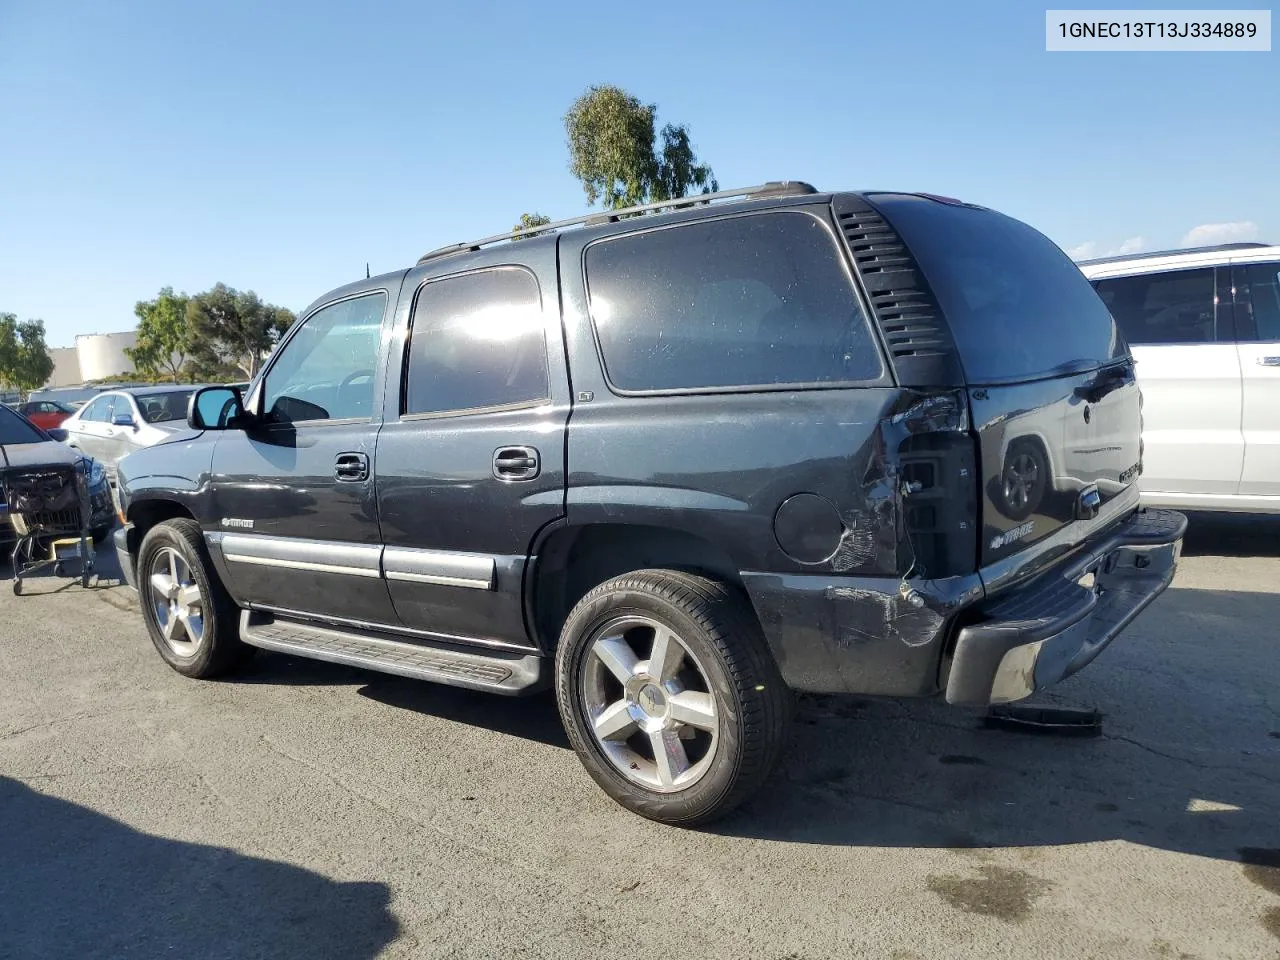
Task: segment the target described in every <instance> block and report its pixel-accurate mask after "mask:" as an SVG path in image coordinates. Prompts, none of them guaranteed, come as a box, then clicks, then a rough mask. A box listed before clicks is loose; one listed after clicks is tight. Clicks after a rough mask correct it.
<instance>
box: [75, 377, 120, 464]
mask: <svg viewBox="0 0 1280 960" xmlns="http://www.w3.org/2000/svg"><path fill="white" fill-rule="evenodd" d="M115 400H116V397H115V394H114V393H104V394H101V395H100V396H97V397H94V398H93V399H92V400H90V401H89V403H88V404H86V405H85V407H84V409H83V410H81V411H80V415H79V416H78V417H77V418H76V419H75V421H74V422H73V426H72V431H71V436H70V437H69V438H68V439H70V440H72V441H73V442H74V445H75V446H77V447H79V448H80V449H81V450H83V451H84V452H85V453H87V454H88V455H89V456H91V457H95V458H99V457H102V456H103V455H104V453H105V451H106V442H107V429H106V428H107V425H108V424H110V423H111V411H112V408H113V407H114V406H115Z"/></svg>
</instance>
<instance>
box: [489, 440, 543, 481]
mask: <svg viewBox="0 0 1280 960" xmlns="http://www.w3.org/2000/svg"><path fill="white" fill-rule="evenodd" d="M541 470H542V458H541V456H540V455H539V454H538V451H537V450H536V449H535V448H534V447H499V448H498V449H497V450H495V451H493V475H494V476H495V477H497V478H498V479H499V480H533V479H534V478H535V477H537V476H538V473H539V472H540V471H541Z"/></svg>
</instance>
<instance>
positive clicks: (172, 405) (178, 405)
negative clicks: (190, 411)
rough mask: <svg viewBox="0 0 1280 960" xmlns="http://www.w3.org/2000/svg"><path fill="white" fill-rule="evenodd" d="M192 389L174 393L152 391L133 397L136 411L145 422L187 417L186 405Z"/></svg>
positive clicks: (189, 399) (161, 421)
mask: <svg viewBox="0 0 1280 960" xmlns="http://www.w3.org/2000/svg"><path fill="white" fill-rule="evenodd" d="M194 392H195V391H193V390H181V391H178V392H176V393H153V394H143V395H141V396H138V397H134V402H135V403H137V405H138V412H139V413H141V414H142V419H143V420H145V421H147V423H166V422H167V421H169V420H185V419H187V405H188V404H189V403H190V401H191V394H192V393H194Z"/></svg>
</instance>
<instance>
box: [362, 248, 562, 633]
mask: <svg viewBox="0 0 1280 960" xmlns="http://www.w3.org/2000/svg"><path fill="white" fill-rule="evenodd" d="M497 257H498V258H499V259H497V262H493V261H494V260H495V257H494V256H493V255H487V256H486V257H484V258H481V262H485V261H486V260H487V261H488V262H487V263H485V265H483V266H481V265H478V263H477V261H476V260H475V259H474V258H473V259H472V260H470V261H467V263H466V264H465V265H460V264H459V262H458V261H457V260H454V259H447V260H444V261H438V262H435V263H429V264H428V266H427V267H425V268H422V269H420V270H418V271H416V272H415V273H411V274H410V275H409V278H408V280H407V281H406V284H405V291H406V295H405V298H406V300H407V301H408V302H407V304H406V310H404V311H402V313H407V316H406V317H404V319H403V321H402V322H404V324H405V326H404V327H403V328H401V329H399V330H398V331H397V340H396V341H395V342H394V344H393V346H392V349H391V355H392V357H391V360H390V373H389V376H388V386H387V390H386V397H385V399H384V425H383V428H382V432H381V434H380V435H379V437H378V450H377V455H378V480H377V496H378V510H379V516H380V519H381V528H382V536H383V540H384V543H385V545H386V547H385V553H384V555H383V570H384V571H385V575H386V579H387V588H388V590H389V591H390V594H391V599H392V602H393V603H394V606H395V611H396V615H397V616H398V618H399V620H400V623H401V625H402V626H403V627H405V628H408V629H410V630H413V631H416V632H421V633H424V634H430V635H434V636H439V637H447V638H459V639H463V640H468V641H480V642H486V643H501V644H511V645H516V646H528V645H529V644H530V638H529V635H528V631H527V630H526V627H525V620H524V607H523V596H524V591H523V583H524V570H525V565H526V560H527V557H528V554H529V551H530V549H531V546H532V544H533V542H534V538H535V537H536V535H537V534H538V532H539V531H540V530H541V529H542V528H543V527H544V526H545V525H547V524H549V523H551V522H552V521H554V520H556V519H557V518H559V517H561V516H563V514H564V486H565V438H564V431H565V424H566V422H567V420H568V414H569V381H568V376H567V374H566V372H565V365H564V347H563V343H562V340H561V334H560V299H559V292H558V288H557V283H556V266H555V245H554V244H545V243H544V244H539V245H537V246H534V247H533V248H532V249H527V252H526V253H525V254H523V259H524V260H525V264H523V265H515V264H512V263H503V262H501V259H500V258H501V257H502V252H501V251H499V252H498V253H497Z"/></svg>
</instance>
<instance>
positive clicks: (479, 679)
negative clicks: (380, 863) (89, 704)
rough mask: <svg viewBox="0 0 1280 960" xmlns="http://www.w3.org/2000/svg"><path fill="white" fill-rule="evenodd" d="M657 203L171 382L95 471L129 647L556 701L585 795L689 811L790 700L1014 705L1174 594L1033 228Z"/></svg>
mask: <svg viewBox="0 0 1280 960" xmlns="http://www.w3.org/2000/svg"><path fill="white" fill-rule="evenodd" d="M661 206H662V207H663V208H664V209H663V210H652V209H650V208H637V209H635V210H631V211H618V212H615V213H610V214H605V215H595V216H593V217H590V218H584V219H583V220H577V221H564V222H562V223H558V224H552V225H550V226H549V227H545V228H540V232H539V233H537V234H536V235H523V236H519V235H517V236H513V235H510V234H508V235H504V236H500V237H493V238H488V239H485V240H481V241H477V242H475V243H470V244H459V245H457V246H454V247H449V248H446V249H443V250H438V251H434V252H432V253H429V254H427V255H426V256H424V257H423V258H422V259H421V260H419V261H418V263H417V264H416V265H415V266H414V267H412V268H411V269H408V270H400V271H397V272H395V273H391V274H387V275H385V276H381V277H374V278H372V279H367V280H361V281H359V282H357V283H353V284H349V285H348V286H345V287H342V288H340V289H338V290H335V291H333V292H332V293H329V294H326V295H325V296H324V297H322V298H321V299H320V300H318V301H316V303H315V304H314V305H313V306H312V307H310V308H309V309H308V310H306V311H305V312H304V313H303V315H302V318H301V319H300V321H299V322H298V323H297V324H296V325H295V326H294V328H293V329H292V330H291V331H290V332H289V334H288V335H287V337H286V338H285V340H284V342H283V343H282V344H281V345H280V347H279V349H278V350H277V351H276V352H275V354H274V355H273V357H272V358H271V360H270V362H269V363H268V364H267V365H266V368H265V370H264V371H263V373H262V374H261V375H260V376H259V377H258V378H257V379H256V380H255V381H254V383H253V384H252V385H250V387H249V388H248V389H247V391H246V392H245V393H244V394H243V395H242V394H241V392H240V391H239V390H237V389H233V388H226V387H214V388H207V389H204V390H202V391H200V392H199V393H197V394H196V395H195V397H193V399H192V404H191V409H190V415H189V423H190V427H191V428H192V431H193V434H192V436H191V437H189V438H187V439H186V440H184V441H182V442H171V443H168V444H165V445H162V446H159V447H155V448H151V449H146V450H140V451H138V452H137V453H135V454H133V455H132V456H130V457H129V458H128V459H127V460H125V461H124V462H123V463H122V464H121V469H120V496H121V502H122V507H123V510H124V511H125V513H126V515H127V518H128V525H127V526H126V527H125V528H124V529H122V530H121V531H120V532H119V533H118V534H117V541H116V542H117V546H118V549H119V552H120V554H121V562H122V565H123V566H124V569H125V570H126V571H127V572H128V574H129V577H130V579H131V581H132V582H134V583H136V584H137V585H138V586H139V589H140V592H141V598H142V609H143V611H144V616H145V619H146V623H147V627H148V629H149V631H150V633H151V637H152V639H153V641H154V643H155V646H156V649H157V650H158V651H159V652H160V655H161V656H162V657H164V659H165V660H166V661H168V663H169V664H170V665H171V666H172V667H173V668H174V669H175V670H177V671H178V672H180V673H183V674H185V675H187V676H191V677H211V676H215V675H217V674H221V673H224V672H226V671H228V670H231V669H233V668H234V667H235V666H237V665H238V664H239V663H241V662H242V661H243V659H244V658H245V657H246V656H247V655H248V654H249V653H251V652H252V651H253V650H254V649H255V648H259V647H261V648H265V649H268V650H277V651H284V652H287V653H290V654H294V655H298V656H306V657H315V658H319V659H323V660H331V661H335V662H339V663H346V664H355V665H359V666H362V667H368V668H371V669H375V670H383V671H386V672H389V673H396V674H401V675H404V676H409V677H418V678H422V679H425V680H435V681H438V682H441V683H448V684H456V685H459V686H465V687H471V688H474V689H480V690H489V691H492V692H494V693H505V694H517V693H526V692H529V691H534V690H538V689H543V688H545V687H546V686H548V685H554V687H555V690H556V693H557V696H558V700H559V706H560V711H561V715H562V717H563V720H564V724H565V728H566V730H567V731H568V734H569V737H570V739H571V741H572V743H573V745H574V747H575V749H576V750H577V752H578V754H579V756H580V757H581V758H582V761H583V763H584V765H585V766H586V768H587V770H588V771H589V772H590V773H591V775H592V776H593V777H594V778H595V779H596V781H597V782H598V783H599V784H600V785H601V787H603V788H604V789H605V790H606V791H607V792H608V793H609V794H610V795H611V796H612V797H614V798H615V799H616V800H618V801H619V802H620V803H622V804H624V805H625V806H627V807H628V808H630V809H632V810H634V811H636V812H638V813H641V814H643V815H644V816H647V817H651V818H653V819H656V820H661V821H664V822H668V823H679V824H693V823H699V822H704V821H707V820H709V819H711V818H713V817H715V816H718V815H720V814H722V813H724V812H725V811H726V810H728V809H730V808H731V807H732V806H733V805H734V804H736V803H738V802H739V801H741V800H743V799H744V798H746V797H748V796H750V795H751V793H752V792H753V791H755V790H756V789H757V788H758V787H759V786H760V785H761V783H762V782H763V781H764V779H765V778H766V776H767V775H768V772H769V770H770V768H771V766H772V765H773V763H774V761H775V760H776V758H777V757H778V754H779V752H780V750H781V748H782V747H783V744H784V741H785V739H786V736H787V729H788V717H789V707H790V701H791V693H792V691H794V690H801V691H820V692H825V693H852V694H878V695H888V696H910V697H924V696H933V695H942V696H945V697H946V699H947V700H948V701H950V702H952V703H955V704H965V705H977V706H985V705H987V704H990V703H997V702H1006V701H1012V700H1017V699H1019V698H1022V697H1026V696H1028V695H1029V694H1031V693H1032V692H1034V691H1035V690H1038V689H1040V688H1042V687H1044V686H1046V685H1048V684H1052V683H1054V682H1056V681H1057V680H1059V679H1061V678H1062V677H1064V676H1066V675H1068V674H1070V673H1072V672H1074V671H1076V670H1078V669H1080V668H1081V667H1083V666H1084V665H1085V664H1087V663H1088V662H1089V661H1090V660H1092V659H1093V658H1094V657H1095V656H1096V655H1097V654H1098V652H1099V651H1100V650H1101V649H1102V648H1103V647H1104V646H1106V644H1107V643H1109V642H1110V641H1111V640H1112V639H1113V638H1114V637H1115V636H1116V634H1118V633H1119V632H1120V631H1121V630H1122V629H1123V628H1124V626H1125V625H1126V624H1128V623H1129V621H1130V620H1131V619H1132V618H1133V617H1134V616H1135V615H1136V614H1137V613H1138V612H1139V611H1141V610H1142V609H1143V608H1144V607H1145V606H1146V605H1147V604H1148V603H1150V602H1151V601H1152V600H1153V599H1154V598H1155V597H1156V596H1157V595H1158V594H1159V593H1160V592H1161V591H1162V590H1163V589H1164V588H1165V587H1166V586H1167V585H1168V583H1169V581H1170V579H1171V578H1172V576H1173V572H1174V565H1175V563H1176V559H1177V555H1178V549H1179V544H1180V540H1181V536H1182V533H1183V530H1184V529H1185V523H1186V521H1185V519H1184V518H1183V517H1182V516H1181V515H1179V514H1176V513H1170V512H1140V511H1139V510H1138V508H1137V503H1138V490H1137V487H1136V485H1135V482H1134V481H1135V480H1136V478H1137V476H1138V474H1139V472H1140V470H1141V457H1142V450H1141V441H1140V430H1141V412H1140V408H1141V403H1140V398H1139V394H1138V388H1137V385H1136V383H1135V381H1134V375H1133V361H1132V358H1131V357H1130V355H1129V351H1128V348H1127V347H1126V345H1125V344H1124V342H1123V340H1122V339H1121V338H1120V337H1119V336H1118V335H1117V333H1116V328H1115V324H1114V323H1113V322H1112V318H1111V316H1110V314H1109V313H1108V312H1107V310H1106V308H1105V307H1104V306H1103V304H1102V303H1101V301H1100V300H1099V299H1098V297H1097V296H1096V295H1095V294H1094V292H1093V290H1092V289H1091V288H1090V286H1089V284H1088V283H1087V282H1086V281H1085V279H1084V278H1083V277H1082V276H1081V274H1080V272H1079V271H1078V270H1077V269H1076V267H1075V266H1074V264H1072V263H1071V261H1070V260H1069V259H1068V258H1067V257H1066V256H1065V255H1064V254H1063V253H1062V252H1061V251H1060V250H1059V249H1058V248H1057V247H1055V246H1054V245H1053V244H1052V243H1051V242H1050V241H1048V240H1047V239H1045V238H1044V237H1043V236H1042V235H1040V234H1039V233H1037V232H1036V231H1034V230H1032V229H1031V228H1030V227H1028V226H1026V225H1025V224H1022V223H1020V222H1018V221H1016V220H1012V219H1010V218H1008V217H1005V216H1002V215H1001V214H998V213H995V212H993V211H991V210H987V209H983V208H980V207H977V206H973V205H971V204H966V203H961V202H959V201H956V200H951V199H949V198H943V197H936V196H931V195H923V194H908V193H819V192H817V191H816V190H814V189H813V188H812V187H810V186H808V185H806V184H802V183H793V182H785V183H773V184H767V185H765V186H764V187H760V188H754V189H751V190H744V191H733V192H727V193H723V194H713V195H710V196H703V197H696V198H690V199H687V200H684V201H676V202H668V203H664V204H662V205H661ZM513 241H518V242H513Z"/></svg>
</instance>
